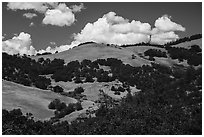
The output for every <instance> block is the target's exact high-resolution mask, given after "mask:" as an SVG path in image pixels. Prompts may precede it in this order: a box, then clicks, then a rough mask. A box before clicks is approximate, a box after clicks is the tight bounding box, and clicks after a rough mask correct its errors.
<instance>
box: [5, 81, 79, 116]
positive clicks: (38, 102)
mask: <svg viewBox="0 0 204 137" xmlns="http://www.w3.org/2000/svg"><path fill="white" fill-rule="evenodd" d="M56 98H58V99H60V100H61V101H63V102H66V103H67V104H69V103H75V102H76V100H75V99H73V98H69V97H65V96H62V95H59V94H56V93H54V92H52V91H48V90H40V89H37V88H34V87H26V86H22V85H20V84H16V83H13V82H9V81H2V108H5V109H8V110H11V109H14V108H21V110H22V112H24V113H27V112H30V113H32V114H33V115H34V117H36V118H37V119H48V118H50V117H51V116H53V114H54V113H53V111H51V110H49V109H48V104H49V103H50V102H51V101H52V100H54V99H56Z"/></svg>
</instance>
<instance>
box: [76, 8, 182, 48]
mask: <svg viewBox="0 0 204 137" xmlns="http://www.w3.org/2000/svg"><path fill="white" fill-rule="evenodd" d="M175 31H185V28H184V27H182V26H181V25H180V24H177V23H175V22H173V21H171V19H170V18H169V17H168V16H166V15H164V16H162V17H160V18H158V19H157V20H156V21H155V28H153V29H152V27H151V26H150V24H149V23H142V22H140V21H135V20H132V21H129V20H128V19H125V18H123V17H121V16H117V15H116V13H115V12H109V13H107V14H105V15H104V16H103V17H102V18H99V19H98V20H97V21H96V22H94V23H88V24H86V25H85V27H84V28H83V29H82V30H81V32H80V33H78V34H75V36H74V38H75V40H76V41H79V42H87V41H95V42H99V43H108V44H118V45H121V44H135V43H141V42H148V41H149V37H150V36H149V35H152V37H151V43H156V44H164V43H166V42H170V41H173V40H175V39H178V38H179V36H178V35H177V34H175Z"/></svg>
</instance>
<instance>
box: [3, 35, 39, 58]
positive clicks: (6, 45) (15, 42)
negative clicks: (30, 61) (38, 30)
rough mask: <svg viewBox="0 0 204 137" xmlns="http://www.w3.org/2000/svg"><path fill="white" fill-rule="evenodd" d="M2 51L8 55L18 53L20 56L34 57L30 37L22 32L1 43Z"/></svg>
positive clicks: (34, 51)
mask: <svg viewBox="0 0 204 137" xmlns="http://www.w3.org/2000/svg"><path fill="white" fill-rule="evenodd" d="M2 51H3V52H7V53H8V54H18V53H19V54H20V55H23V54H27V55H34V54H35V53H36V50H35V48H34V47H33V46H32V40H31V35H30V34H28V33H24V32H21V33H20V34H19V35H18V36H14V37H13V38H12V39H9V40H5V41H2Z"/></svg>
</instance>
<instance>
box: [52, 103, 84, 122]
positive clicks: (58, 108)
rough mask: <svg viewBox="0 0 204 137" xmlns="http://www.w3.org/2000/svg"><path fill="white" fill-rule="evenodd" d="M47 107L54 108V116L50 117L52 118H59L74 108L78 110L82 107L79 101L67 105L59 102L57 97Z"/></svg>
mask: <svg viewBox="0 0 204 137" xmlns="http://www.w3.org/2000/svg"><path fill="white" fill-rule="evenodd" d="M48 108H49V109H53V110H55V112H54V114H55V116H54V117H52V119H60V118H63V117H64V116H66V115H69V114H70V113H72V112H74V111H76V110H77V111H79V110H82V109H83V108H82V106H81V103H80V102H77V103H70V104H69V105H68V106H67V105H66V103H64V102H61V101H60V100H59V99H55V100H53V101H52V102H50V104H49V105H48Z"/></svg>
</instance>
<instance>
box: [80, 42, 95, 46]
mask: <svg viewBox="0 0 204 137" xmlns="http://www.w3.org/2000/svg"><path fill="white" fill-rule="evenodd" d="M93 43H95V42H93V41H90V42H84V43H80V44H79V45H78V46H82V45H85V44H93Z"/></svg>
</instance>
